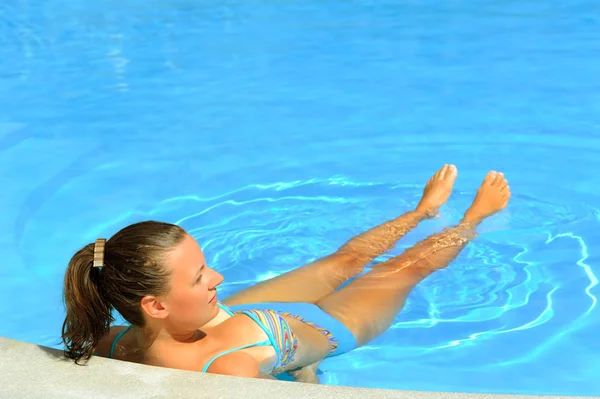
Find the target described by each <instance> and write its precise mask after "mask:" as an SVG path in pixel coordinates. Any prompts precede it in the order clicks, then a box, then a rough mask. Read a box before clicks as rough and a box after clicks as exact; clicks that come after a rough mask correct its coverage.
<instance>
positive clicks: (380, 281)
mask: <svg viewBox="0 0 600 399" xmlns="http://www.w3.org/2000/svg"><path fill="white" fill-rule="evenodd" d="M456 175H457V170H456V168H455V167H454V166H453V165H444V167H442V168H441V169H440V170H439V171H437V172H436V173H435V174H434V175H433V177H432V178H431V179H430V180H429V181H428V182H427V184H426V186H425V189H424V192H423V197H422V199H421V201H420V203H419V205H418V206H417V207H416V209H415V210H414V211H412V212H408V213H406V214H404V215H402V216H400V217H398V218H397V219H394V220H392V221H389V222H387V223H384V224H382V225H380V226H378V227H375V228H373V229H371V230H369V231H367V232H365V233H363V234H361V235H359V236H357V237H355V238H352V239H351V240H350V241H348V242H347V243H346V244H344V245H343V246H342V247H341V248H340V249H339V250H338V251H337V252H335V253H334V254H331V255H329V256H327V257H325V258H323V259H319V260H317V261H315V262H313V263H311V264H309V265H306V266H304V267H301V268H298V269H296V270H293V271H291V272H289V273H286V274H283V275H281V276H278V277H276V278H273V279H271V280H268V281H265V282H262V283H259V284H257V285H255V286H253V287H250V288H248V289H246V290H243V291H241V292H239V293H237V294H235V295H233V296H232V297H230V298H228V299H226V300H224V301H223V302H220V301H219V300H218V297H217V287H218V286H219V284H220V283H221V282H222V281H223V276H221V274H219V273H218V272H216V271H215V270H213V269H211V268H210V267H209V266H208V265H206V261H205V259H204V255H203V253H202V251H201V249H200V248H199V246H198V244H197V243H196V241H195V240H194V239H193V238H192V237H191V236H189V235H188V234H187V233H186V232H185V231H184V230H183V229H181V228H180V227H178V226H175V225H171V224H166V223H159V222H142V223H137V224H133V225H130V226H128V227H125V228H124V229H122V230H121V231H119V232H118V233H116V234H115V235H114V236H113V237H112V238H111V239H109V240H108V241H107V242H105V240H102V239H99V240H97V241H96V243H92V244H89V245H86V246H85V247H84V248H82V249H81V250H79V251H78V252H77V253H76V254H75V255H74V256H73V258H72V259H71V261H70V263H69V266H68V269H67V271H66V276H65V287H64V288H65V291H64V295H65V304H66V311H67V313H66V319H65V322H64V324H63V330H62V338H63V341H64V343H65V346H66V351H65V354H66V356H67V357H69V358H71V359H74V360H75V361H76V363H79V362H80V361H81V360H82V359H83V360H87V359H89V357H90V356H91V355H92V354H97V355H99V356H105V357H111V358H116V359H120V360H125V361H131V362H137V363H144V364H149V365H155V366H162V367H171V368H177V369H184V370H195V371H204V372H209V373H219V374H227V375H234V376H245V377H258V378H274V376H275V375H277V374H279V373H282V372H289V373H290V374H291V375H293V376H294V377H295V378H296V380H301V381H313V382H315V381H316V375H315V371H316V367H317V365H318V364H319V362H320V361H321V360H323V359H324V358H325V357H328V356H335V355H339V354H342V353H344V352H347V351H350V350H352V349H354V348H356V347H357V346H361V345H365V344H366V343H368V342H369V341H371V340H372V339H373V338H375V337H377V336H378V335H380V334H382V333H383V332H384V331H385V330H386V329H387V328H388V327H389V326H390V325H391V323H392V321H393V320H394V318H395V317H396V315H397V314H398V313H399V312H400V310H401V309H402V307H403V306H404V302H405V300H406V298H407V296H408V294H409V293H410V291H411V290H412V288H413V287H414V286H415V285H416V284H417V283H419V282H420V281H422V280H423V279H424V278H426V277H427V276H428V275H430V274H431V273H433V272H434V271H436V270H438V269H441V268H444V267H446V266H447V265H448V264H449V263H450V262H451V261H452V260H453V259H454V258H455V257H456V255H457V254H458V253H459V252H460V251H461V249H462V248H463V247H464V246H465V245H466V244H467V243H468V242H469V241H470V240H471V239H472V238H473V237H474V235H475V234H474V232H475V227H476V226H477V225H478V224H479V223H480V222H481V221H482V220H483V219H484V218H486V217H488V216H490V215H492V214H494V213H496V212H498V211H500V210H501V209H503V208H505V207H506V205H507V204H508V200H509V198H510V190H509V187H508V183H507V181H506V179H504V176H503V175H502V174H501V173H496V172H493V171H492V172H490V173H488V174H487V176H486V177H485V179H484V181H483V184H482V185H481V187H480V188H479V190H478V192H477V194H476V196H475V200H474V201H473V204H472V205H471V207H470V208H469V209H468V210H467V211H466V213H465V214H464V217H463V219H462V221H461V223H460V224H459V225H457V226H455V227H453V228H450V229H447V230H446V231H444V232H443V233H440V234H437V235H433V236H431V237H429V238H427V239H425V240H424V241H422V242H420V243H418V244H416V245H415V246H414V247H412V248H409V249H408V250H406V251H405V252H404V253H403V254H402V255H399V256H397V257H395V258H392V259H389V260H387V261H385V262H383V263H380V264H378V265H375V266H373V268H372V270H371V271H370V272H368V273H366V274H364V275H363V276H360V277H358V278H356V279H355V280H354V281H352V282H350V283H349V284H348V285H346V286H345V287H343V288H341V289H339V290H338V288H339V286H340V285H341V284H342V283H344V282H345V281H346V280H348V279H350V278H352V277H354V276H356V275H358V274H360V273H361V272H362V271H363V269H364V267H365V266H366V265H367V264H368V263H369V262H370V261H371V260H372V259H374V258H375V257H377V256H379V255H381V254H383V253H385V252H386V251H388V250H389V249H391V248H392V247H393V246H394V245H395V243H396V241H397V240H399V239H400V238H401V237H402V236H403V235H405V234H406V233H407V232H408V231H409V230H411V229H412V228H414V227H415V226H416V225H417V224H418V223H419V222H420V221H421V220H424V219H426V218H429V217H432V216H434V215H436V214H437V211H438V208H439V207H440V206H441V205H442V204H443V203H445V202H446V200H447V199H448V197H449V196H450V193H451V191H452V187H453V185H454V181H455V179H456ZM113 309H116V310H117V311H118V312H119V313H120V314H121V315H122V316H123V317H124V318H125V319H126V320H127V321H128V322H129V323H130V324H131V326H129V327H127V328H125V327H122V326H115V327H111V326H110V324H111V322H112V321H113V318H112V317H111V311H112V310H113Z"/></svg>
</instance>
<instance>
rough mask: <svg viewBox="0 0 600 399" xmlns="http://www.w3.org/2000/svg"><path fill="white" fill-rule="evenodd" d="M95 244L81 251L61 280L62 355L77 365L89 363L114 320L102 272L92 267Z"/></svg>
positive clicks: (72, 259)
mask: <svg viewBox="0 0 600 399" xmlns="http://www.w3.org/2000/svg"><path fill="white" fill-rule="evenodd" d="M93 261H94V244H88V245H86V246H85V247H83V248H82V249H80V250H79V251H78V252H77V253H76V254H75V255H74V256H73V258H71V261H70V262H69V266H68V267H67V271H66V274H65V281H64V292H63V295H64V302H65V307H66V313H67V314H66V317H65V321H64V323H63V326H62V340H63V343H64V344H65V347H66V350H65V356H66V357H68V358H70V359H73V360H75V363H77V364H79V362H80V361H81V359H84V360H86V361H87V360H88V359H89V358H90V357H91V356H92V354H93V352H94V348H95V347H96V345H98V342H99V341H100V339H101V338H102V337H103V336H105V335H106V334H107V333H108V332H109V329H110V323H111V322H112V321H113V317H112V306H111V305H110V303H108V301H107V300H106V299H105V298H104V297H103V295H102V289H101V287H100V283H101V281H100V280H101V273H102V270H100V269H101V268H99V267H93Z"/></svg>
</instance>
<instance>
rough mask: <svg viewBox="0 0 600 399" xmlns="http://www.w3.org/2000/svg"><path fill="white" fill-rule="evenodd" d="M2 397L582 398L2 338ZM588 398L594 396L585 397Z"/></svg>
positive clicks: (0, 384) (0, 362)
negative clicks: (277, 377) (256, 375)
mask: <svg viewBox="0 0 600 399" xmlns="http://www.w3.org/2000/svg"><path fill="white" fill-rule="evenodd" d="M0 386H2V395H1V396H2V397H6V398H11V399H19V398H28V399H35V398H42V397H43V398H48V399H53V398H61V399H63V398H77V399H82V398H85V397H93V398H103V397H106V398H108V397H111V398H136V399H138V398H150V397H152V398H158V397H160V398H162V397H165V398H166V397H168V398H195V399H196V398H197V399H200V398H242V397H243V398H245V399H246V398H248V399H253V398H257V399H258V398H260V399H264V398H265V397H266V398H274V397H292V398H311V399H321V398H326V399H352V398H365V397H368V398H369V399H371V398H373V399H378V398H390V399H394V398H401V399H408V398H411V399H438V398H454V399H485V398H490V399H518V398H523V399H531V398H544V397H546V398H552V399H558V398H569V399H574V398H582V399H583V397H575V396H570V397H567V396H521V395H497V394H461V393H450V392H416V391H400V390H386V389H370V388H352V387H340V386H328V385H314V384H301V383H293V382H285V381H270V380H259V379H247V378H238V377H229V376H222V375H214V374H205V373H198V372H190V371H182V370H174V369H168V368H160V367H152V366H145V365H140V364H134V363H127V362H122V361H117V360H111V359H105V358H100V357H92V359H90V361H89V363H88V364H87V365H86V366H77V365H75V364H73V363H72V362H70V361H67V360H66V359H64V357H63V355H62V352H61V351H59V350H56V349H53V348H49V347H44V346H40V345H35V344H31V343H26V342H21V341H16V340H13V339H9V338H4V337H0ZM585 398H587V399H590V398H592V397H590V396H587V397H585Z"/></svg>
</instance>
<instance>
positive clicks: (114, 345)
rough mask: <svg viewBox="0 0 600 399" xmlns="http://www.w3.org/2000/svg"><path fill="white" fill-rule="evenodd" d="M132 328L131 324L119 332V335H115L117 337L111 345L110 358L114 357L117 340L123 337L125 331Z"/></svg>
mask: <svg viewBox="0 0 600 399" xmlns="http://www.w3.org/2000/svg"><path fill="white" fill-rule="evenodd" d="M130 329H131V326H129V327H127V328H126V329H124V330H123V331H121V332H120V333H118V334H117V336H116V337H115V339H114V340H113V342H112V345H111V346H110V354H109V355H108V357H109V358H111V359H112V357H113V355H114V354H115V348H116V347H117V342H118V341H119V340H120V339H121V337H122V336H123V335H125V333H126V332H127V331H129V330H130Z"/></svg>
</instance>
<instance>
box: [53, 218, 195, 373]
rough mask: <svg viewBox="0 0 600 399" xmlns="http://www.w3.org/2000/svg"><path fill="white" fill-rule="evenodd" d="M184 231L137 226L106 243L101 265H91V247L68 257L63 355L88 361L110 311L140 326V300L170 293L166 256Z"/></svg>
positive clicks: (154, 225)
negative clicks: (116, 312)
mask: <svg viewBox="0 0 600 399" xmlns="http://www.w3.org/2000/svg"><path fill="white" fill-rule="evenodd" d="M186 235H187V233H186V232H185V230H183V229H182V228H181V227H179V226H177V225H173V224H169V223H161V222H154V221H147V222H140V223H135V224H132V225H130V226H127V227H125V228H123V229H122V230H120V231H119V232H117V233H116V234H115V235H114V236H112V237H111V238H110V239H109V240H108V241H107V242H106V245H105V249H104V266H102V267H93V261H94V243H91V244H88V245H86V246H85V247H83V248H81V249H80V250H79V251H77V253H75V255H74V256H73V257H72V258H71V261H70V262H69V266H68V267H67V271H66V273H65V281H64V292H63V296H64V298H63V299H64V303H65V308H66V317H65V321H64V323H63V326H62V341H63V343H64V345H65V347H66V350H65V351H64V353H65V356H66V357H68V358H70V359H73V360H75V363H77V364H79V362H80V361H81V359H84V360H88V359H89V358H90V357H91V356H92V354H93V351H94V348H95V347H96V346H97V345H98V342H99V341H100V339H101V338H102V337H103V336H105V335H106V334H108V332H109V330H110V324H111V323H112V322H113V321H114V317H113V314H112V311H113V309H115V310H117V311H118V312H119V314H121V316H123V318H124V319H125V320H127V321H128V322H129V323H131V324H132V325H135V326H138V327H144V324H145V322H144V317H143V313H142V308H141V300H142V298H143V297H144V296H146V295H155V296H159V295H164V294H166V293H167V292H168V291H169V279H168V277H169V275H170V270H169V268H167V267H166V265H165V256H166V255H167V254H168V253H169V251H171V250H172V249H174V248H175V247H176V246H177V245H178V244H180V243H181V242H182V241H183V240H184V238H185V237H186Z"/></svg>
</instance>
